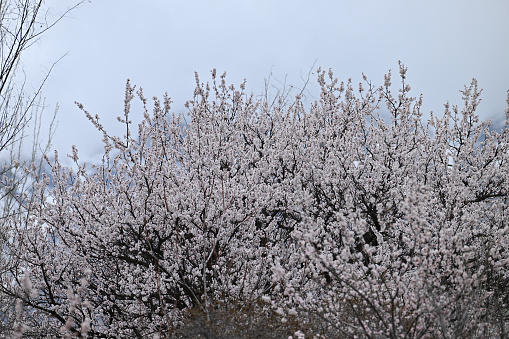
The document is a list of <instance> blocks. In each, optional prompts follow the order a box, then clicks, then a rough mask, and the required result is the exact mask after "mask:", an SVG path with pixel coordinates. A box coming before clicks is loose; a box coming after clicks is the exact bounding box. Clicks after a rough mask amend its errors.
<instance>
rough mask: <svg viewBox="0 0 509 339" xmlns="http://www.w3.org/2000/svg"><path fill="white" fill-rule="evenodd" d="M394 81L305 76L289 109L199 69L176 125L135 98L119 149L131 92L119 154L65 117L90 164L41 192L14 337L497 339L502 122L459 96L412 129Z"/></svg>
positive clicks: (412, 108) (504, 277)
mask: <svg viewBox="0 0 509 339" xmlns="http://www.w3.org/2000/svg"><path fill="white" fill-rule="evenodd" d="M400 78H401V82H402V86H401V89H399V90H398V93H397V95H396V96H394V95H393V94H392V92H391V88H392V84H391V74H390V73H389V74H388V75H386V77H385V83H384V86H381V87H375V86H372V84H371V83H370V82H368V81H367V79H366V78H364V84H360V85H359V90H358V91H357V92H356V91H354V89H353V85H352V83H351V81H348V82H347V83H339V82H338V80H337V79H335V78H334V76H333V74H332V72H331V71H329V73H328V78H327V77H326V72H323V71H321V70H319V71H318V82H319V84H320V85H321V95H320V99H319V100H318V101H316V102H315V103H314V104H313V105H312V106H311V108H310V109H309V110H306V109H305V107H304V104H303V103H302V100H301V98H300V96H297V97H296V98H295V100H294V101H293V102H292V103H286V102H285V101H284V100H283V98H279V99H280V100H279V101H278V100H275V101H273V102H269V101H268V100H265V101H264V100H258V99H255V98H254V96H253V95H251V96H249V95H246V94H245V93H244V87H245V86H244V84H242V85H241V86H240V89H235V88H234V87H233V86H227V85H226V80H225V75H222V76H219V77H218V76H217V75H216V72H215V71H213V72H212V83H211V84H202V83H200V82H199V80H198V77H197V87H196V90H195V93H194V98H193V100H192V101H189V102H188V104H187V107H188V109H189V121H187V120H186V117H185V116H183V115H180V116H176V115H172V113H171V110H170V104H171V101H170V99H169V97H167V96H165V97H164V100H163V101H162V102H160V101H159V100H157V99H154V108H153V110H152V112H149V109H148V107H147V105H148V104H147V102H148V100H147V99H146V98H145V97H144V96H143V93H142V91H141V90H139V91H138V92H137V95H138V97H139V98H140V100H141V101H142V103H143V105H144V107H145V111H144V119H143V121H142V122H141V123H140V124H139V125H138V130H137V133H136V134H133V125H132V123H131V121H130V120H129V114H130V111H131V107H130V103H131V101H132V100H133V99H134V97H135V94H136V93H135V89H134V87H132V86H131V84H130V83H129V82H128V83H127V86H126V100H125V115H124V116H123V117H121V118H119V121H120V122H121V123H123V124H125V126H126V135H125V136H124V137H122V138H121V137H116V136H112V135H109V134H108V133H107V131H106V130H105V129H104V127H103V126H102V125H101V124H100V121H99V117H97V116H95V117H94V116H92V115H91V114H89V113H88V112H87V111H86V110H85V109H84V108H83V106H82V105H81V104H78V105H79V107H80V108H81V109H83V110H84V112H85V114H86V115H87V117H88V118H89V119H90V120H91V122H92V123H93V124H94V125H95V126H96V127H97V128H98V130H100V131H101V132H102V133H103V141H104V148H105V152H104V156H103V158H102V161H101V162H100V163H98V164H94V165H92V166H90V167H87V165H86V164H81V163H80V162H79V158H78V151H77V150H76V149H75V148H74V147H73V152H72V155H70V157H71V158H72V159H73V161H74V162H75V167H74V168H70V167H64V166H62V165H61V164H60V162H59V160H58V156H57V155H56V156H55V161H54V162H53V163H52V164H51V165H52V171H51V173H50V174H48V175H43V176H41V177H40V178H39V183H38V185H37V186H36V188H35V192H36V193H35V195H36V198H35V199H34V201H35V203H34V204H33V205H32V206H30V208H32V209H33V210H34V211H36V212H34V213H31V214H30V219H29V220H28V221H27V223H28V224H29V225H30V226H29V227H28V228H27V231H26V233H25V234H23V243H24V244H26V246H24V247H23V248H22V249H21V248H20V253H19V256H20V257H22V258H23V262H24V264H23V265H22V266H20V267H19V271H18V273H17V274H18V276H19V277H21V276H22V274H24V275H23V277H26V276H27V275H26V274H27V273H26V272H29V273H30V279H31V289H32V290H33V291H36V292H37V293H34V292H33V291H32V292H31V293H30V294H29V293H26V292H25V290H24V289H23V288H22V287H16V286H3V288H2V289H3V290H4V293H10V294H12V295H16V296H17V297H18V298H19V300H21V301H22V304H23V307H24V309H25V311H26V312H32V314H33V313H37V314H38V315H39V317H40V319H41V322H40V323H39V325H38V326H40V328H38V329H34V328H32V329H28V330H25V331H28V332H27V333H29V332H30V331H35V332H34V333H45V334H47V335H48V336H57V335H58V336H78V337H80V336H82V337H86V336H89V337H116V338H122V337H125V338H133V337H138V338H147V337H150V336H154V337H159V338H164V337H169V336H170V335H171V333H176V332H178V329H183V328H186V326H187V325H186V324H185V322H186V321H188V320H189V317H188V316H185V314H188V313H186V312H187V311H188V310H190V309H201V310H202V311H200V312H201V313H200V317H203V319H206V321H207V322H208V323H210V319H211V318H212V319H214V317H215V316H216V315H217V314H218V311H217V307H215V306H213V305H228V304H229V303H234V304H236V305H239V304H246V305H247V304H250V303H254V304H256V305H260V302H263V303H264V305H265V306H264V307H265V308H266V310H269V309H271V310H273V311H274V312H275V314H277V315H278V317H279V319H280V321H282V322H283V323H284V322H285V321H287V320H288V319H301V320H302V321H300V322H298V321H297V322H295V321H293V320H292V327H295V328H288V331H287V333H290V334H292V333H297V334H298V337H302V336H304V335H306V336H313V335H315V336H322V337H355V336H357V337H366V338H385V337H390V338H400V337H408V338H431V337H433V338H457V337H486V336H500V337H501V338H502V337H504V336H505V335H507V331H508V330H507V328H508V326H509V324H508V317H509V313H508V311H509V308H508V306H509V304H508V303H509V296H508V294H507V291H508V290H509V289H508V287H509V280H508V279H509V276H508V271H507V269H508V265H509V261H508V251H507V248H509V224H508V222H509V208H507V205H508V197H507V194H508V186H509V176H508V173H509V168H508V166H509V165H508V160H509V152H508V151H509V143H508V142H509V140H508V139H509V129H508V125H509V110H508V111H506V116H507V121H506V125H505V127H504V129H503V130H502V131H501V132H498V131H495V130H493V129H492V128H491V125H490V123H486V122H480V121H479V118H478V117H477V116H476V115H475V111H476V108H477V105H478V103H479V94H480V91H479V90H478V88H477V83H476V81H475V80H473V81H472V83H471V85H470V86H467V87H465V89H464V90H463V91H462V93H463V95H464V101H465V103H464V107H463V108H462V109H459V108H458V107H456V106H452V107H451V106H450V105H449V104H447V105H446V110H445V114H444V115H443V117H441V118H438V117H436V116H435V115H432V116H431V118H430V119H429V120H428V122H427V123H426V122H425V121H423V114H422V112H421V103H422V99H421V98H419V99H416V98H412V97H410V96H409V91H410V87H409V86H408V85H407V84H406V83H405V78H406V68H405V67H404V66H403V65H400ZM363 86H367V89H364V88H363ZM28 270H29V271H28ZM23 272H25V273H23ZM14 275H16V274H14ZM18 283H19V284H22V281H21V278H20V280H19V281H18ZM24 284H26V279H25V283H24ZM257 307H258V306H257ZM262 308H263V307H262ZM257 309H259V308H257ZM191 314H193V312H191ZM219 314H220V313H219ZM241 318H242V317H241ZM241 318H239V319H241ZM248 318H249V319H251V320H249V321H257V320H256V319H255V320H253V319H252V318H250V317H244V318H242V319H248ZM20 319H21V318H20ZM263 319H264V317H260V318H259V319H258V321H264V320H263ZM271 319H272V318H271ZM200 321H201V320H200ZM271 321H273V320H271ZM271 326H273V327H271V328H276V327H277V326H276V325H271ZM258 328H259V327H258ZM37 331H39V332H37ZM285 331H286V330H285ZM232 333H233V332H232ZM297 334H295V335H297Z"/></svg>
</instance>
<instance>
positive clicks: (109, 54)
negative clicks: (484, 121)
mask: <svg viewBox="0 0 509 339" xmlns="http://www.w3.org/2000/svg"><path fill="white" fill-rule="evenodd" d="M69 1H70V0H67V1H58V0H53V1H49V4H51V3H54V4H55V6H56V7H55V11H56V10H61V9H62V8H63V7H62V6H63V4H65V3H69ZM508 18H509V1H507V0H484V1H479V0H477V1H470V0H426V1H411V0H385V1H381V0H355V1H354V0H350V1H342V0H335V1H333V0H330V1H325V0H322V1H320V0H315V1H300V0H289V1H286V0H228V1H227V0H223V1H220V0H200V1H198V0H186V1H183V0H179V1H173V0H147V1H143V2H142V1H139V0H136V1H134V0H107V1H106V0H92V1H91V2H90V3H86V4H85V5H84V6H83V7H81V8H79V9H77V10H75V11H74V12H73V13H72V15H71V16H70V17H68V18H66V19H64V20H63V21H61V22H60V23H59V24H58V25H57V26H55V27H54V28H53V29H52V30H51V31H49V32H48V34H46V36H45V37H44V38H43V39H42V40H41V41H40V42H39V43H38V44H37V45H36V46H33V47H32V49H31V50H29V52H28V53H27V55H26V57H25V59H24V67H25V70H26V72H27V76H28V79H29V81H30V82H31V83H32V84H33V86H34V87H35V85H36V84H37V81H39V80H41V79H42V78H43V77H44V74H45V72H47V70H48V69H49V67H50V66H51V64H52V63H53V62H54V61H56V60H57V59H59V58H60V57H61V56H63V55H64V54H67V55H66V56H65V57H64V58H63V59H62V60H61V61H60V62H59V63H58V65H56V67H55V68H54V69H53V71H52V73H51V76H50V78H49V80H48V82H47V84H46V86H45V90H44V96H45V97H46V104H47V105H48V106H49V108H48V113H51V110H53V109H54V107H55V105H56V103H58V104H59V105H60V111H59V115H58V120H59V126H58V130H57V133H56V136H55V138H54V148H56V149H58V150H59V152H60V153H61V154H62V156H63V155H64V154H67V153H70V152H71V145H73V144H74V145H77V146H78V149H79V151H80V156H81V158H82V159H84V160H87V161H94V160H95V161H98V160H99V159H100V155H101V152H102V145H101V143H100V140H101V137H102V136H101V134H100V133H99V132H97V131H95V130H94V128H93V126H92V124H90V123H89V122H88V121H87V119H86V118H85V116H84V114H83V113H82V112H81V111H80V110H79V109H78V108H77V107H76V106H75V105H74V101H79V102H81V103H83V104H84V106H85V108H86V109H87V110H89V111H90V112H91V113H93V114H99V115H100V116H101V117H102V120H103V124H104V125H105V126H106V128H107V129H108V130H109V131H112V132H114V131H116V132H117V133H119V134H121V133H122V131H123V130H124V129H123V128H119V127H117V126H118V123H117V122H116V117H117V116H120V115H122V114H123V105H124V103H123V99H124V89H125V82H126V79H127V78H130V79H131V82H132V83H133V84H136V85H137V86H138V87H142V88H143V89H144V93H145V95H146V96H147V97H149V98H150V97H152V96H154V95H155V96H158V97H162V95H163V94H164V93H165V92H168V94H169V95H170V96H171V97H172V98H173V100H174V102H175V103H174V106H173V107H174V109H175V111H176V112H179V111H182V110H184V108H183V106H184V103H185V101H186V100H188V99H191V98H192V93H193V89H194V83H195V82H194V81H195V80H194V72H195V71H197V72H198V73H199V74H200V78H201V80H202V81H206V80H209V79H210V70H211V69H213V68H217V70H218V72H220V73H222V72H223V71H226V72H227V74H228V77H227V80H228V81H229V82H232V83H235V84H237V85H238V84H239V83H240V82H242V80H243V79H244V78H246V79H247V89H248V90H249V91H252V92H254V93H255V94H260V93H261V92H262V90H263V88H264V79H266V78H268V76H269V74H270V72H271V70H272V73H273V77H275V78H277V79H279V80H284V78H285V76H287V83H288V84H293V85H295V86H302V84H303V80H302V77H306V75H307V73H308V72H309V71H310V69H311V67H312V66H313V65H314V64H315V62H316V64H315V67H314V69H313V70H316V68H317V67H318V66H321V67H322V68H325V69H328V68H332V70H333V71H334V73H335V74H336V76H337V77H339V78H340V80H346V79H348V78H350V77H351V78H352V79H353V80H354V82H359V81H360V79H361V74H362V72H364V73H365V74H366V75H367V77H368V78H369V79H370V80H372V81H373V83H375V84H377V85H379V84H382V83H383V75H384V74H385V73H386V72H387V71H388V70H389V69H392V70H393V74H394V75H395V76H396V75H397V74H398V72H397V69H398V60H401V61H402V62H403V63H404V64H405V65H406V66H407V67H408V83H409V84H410V85H411V86H412V92H413V94H414V95H415V96H418V95H419V94H421V93H422V94H423V95H424V109H425V110H426V111H429V110H433V111H435V112H440V113H441V112H442V111H443V104H444V103H445V102H446V101H447V100H450V101H451V103H452V104H460V103H461V95H460V94H459V92H458V90H460V89H462V88H463V85H465V84H469V83H470V81H471V79H472V78H477V80H478V81H479V85H480V87H482V88H484V91H483V95H482V99H483V102H482V104H481V106H480V109H479V113H480V114H481V116H482V117H483V118H492V119H493V120H494V121H503V119H504V118H505V116H504V108H505V107H506V103H505V100H506V92H507V90H508V89H509V19H508ZM315 79H316V77H315V76H312V78H311V82H312V84H313V86H310V89H311V90H312V91H311V94H313V89H316V86H314V84H315ZM393 83H394V81H393ZM274 84H275V85H277V82H274ZM315 93H316V92H315ZM312 99H313V98H311V100H312ZM140 116H141V114H138V115H137V117H138V118H139V117H140ZM133 120H134V121H135V122H138V121H139V120H138V119H137V118H136V116H135V117H134V118H133Z"/></svg>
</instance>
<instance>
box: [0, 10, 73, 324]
mask: <svg viewBox="0 0 509 339" xmlns="http://www.w3.org/2000/svg"><path fill="white" fill-rule="evenodd" d="M81 4H82V2H77V1H76V2H74V3H73V5H72V6H70V7H68V8H66V9H65V10H64V11H63V12H61V13H58V14H53V13H52V12H51V11H50V8H49V7H47V6H46V5H45V1H43V0H0V251H1V252H0V283H1V284H9V283H11V282H12V280H13V279H19V277H15V276H12V275H11V274H9V272H12V270H11V268H12V267H13V266H16V265H17V264H18V260H17V258H15V257H13V256H12V251H11V249H12V247H13V246H22V244H20V243H18V242H17V237H16V233H19V232H22V229H13V228H12V224H11V223H7V222H6V221H7V220H9V219H11V218H12V217H13V216H17V218H18V219H19V221H20V222H19V223H18V226H19V225H22V224H23V219H26V218H27V213H28V211H27V210H26V209H20V207H21V205H23V200H24V199H30V183H31V177H30V176H29V175H28V174H27V172H26V171H25V168H26V167H29V168H30V167H32V166H35V167H36V168H38V172H40V171H42V170H43V165H42V162H41V160H40V159H42V155H43V154H46V153H47V152H48V151H49V147H50V145H51V138H52V135H53V132H54V127H55V125H54V122H55V116H56V111H57V109H55V112H54V114H53V120H52V122H51V125H50V126H49V127H48V129H47V132H48V135H47V137H45V136H43V135H42V134H41V133H42V132H44V129H43V128H42V116H43V114H44V111H45V105H44V100H43V99H42V96H41V90H42V88H43V85H44V83H45V81H46V79H47V77H48V76H49V73H50V72H51V68H52V67H51V68H50V70H49V72H47V74H46V77H44V78H43V79H42V80H41V81H40V83H39V84H38V85H37V86H36V88H35V90H32V91H28V90H27V87H28V86H26V74H25V72H24V70H23V67H22V63H21V62H22V57H23V55H25V53H26V51H27V50H28V49H29V48H30V47H31V46H32V45H33V44H34V43H35V42H37V41H38V40H39V39H40V38H41V37H42V36H43V35H44V34H45V33H46V32H47V31H48V30H49V29H51V28H52V27H54V26H55V25H56V24H57V23H58V22H59V21H60V20H61V19H62V18H64V17H65V16H66V15H67V14H68V13H69V12H70V11H72V10H74V9H76V8H77V7H78V6H80V5H81ZM30 144H31V145H30ZM32 164H33V165H32ZM21 211H23V212H21ZM15 303H16V301H15V300H14V299H12V298H9V297H7V296H5V295H3V294H0V333H2V334H5V333H7V332H8V331H10V330H11V329H12V326H13V322H14V321H15V316H16V315H15V312H14V309H15Z"/></svg>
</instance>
